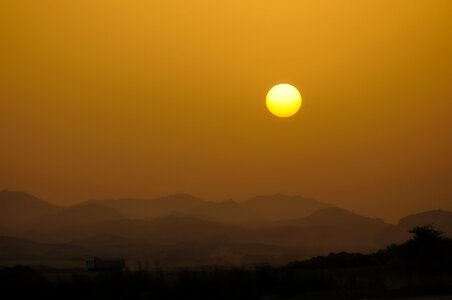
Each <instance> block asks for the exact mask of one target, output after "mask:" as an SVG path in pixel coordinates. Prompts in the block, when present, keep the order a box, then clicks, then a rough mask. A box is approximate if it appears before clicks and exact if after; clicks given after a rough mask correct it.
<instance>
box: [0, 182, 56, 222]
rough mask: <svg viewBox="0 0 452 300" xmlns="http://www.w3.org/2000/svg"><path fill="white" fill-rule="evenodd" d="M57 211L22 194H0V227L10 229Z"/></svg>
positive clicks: (39, 200)
mask: <svg viewBox="0 0 452 300" xmlns="http://www.w3.org/2000/svg"><path fill="white" fill-rule="evenodd" d="M58 210H60V207H58V206H55V205H53V204H50V203H48V202H46V201H44V200H41V199H38V198H36V197H34V196H32V195H29V194H27V193H24V192H10V191H6V190H5V191H1V192H0V227H4V228H12V227H15V226H17V225H20V224H23V223H25V222H28V221H30V220H32V219H35V218H38V217H42V216H44V215H47V214H51V213H55V212H57V211H58Z"/></svg>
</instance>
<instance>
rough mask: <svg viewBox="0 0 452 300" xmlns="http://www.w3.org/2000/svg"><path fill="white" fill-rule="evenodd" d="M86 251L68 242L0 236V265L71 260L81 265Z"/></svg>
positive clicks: (65, 262)
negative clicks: (39, 241) (51, 242)
mask: <svg viewBox="0 0 452 300" xmlns="http://www.w3.org/2000/svg"><path fill="white" fill-rule="evenodd" d="M84 257H86V251H85V250H84V249H83V248H80V247H77V246H73V245H68V244H44V243H36V242H32V241H28V240H24V239H18V238H13V237H7V236H0V265H3V266H5V265H15V264H30V265H45V264H48V265H54V266H58V265H64V266H67V265H68V264H70V263H71V262H72V264H73V265H74V266H79V267H81V266H83V260H84Z"/></svg>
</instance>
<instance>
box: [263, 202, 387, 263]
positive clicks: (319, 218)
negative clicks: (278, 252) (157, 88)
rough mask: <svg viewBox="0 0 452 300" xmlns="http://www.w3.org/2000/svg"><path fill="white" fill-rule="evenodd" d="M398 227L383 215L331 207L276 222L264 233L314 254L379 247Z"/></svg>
mask: <svg viewBox="0 0 452 300" xmlns="http://www.w3.org/2000/svg"><path fill="white" fill-rule="evenodd" d="M394 228H395V226H394V225H390V224H387V223H385V222H383V221H382V220H380V219H373V218H368V217H365V216H361V215H358V214H355V213H353V212H350V211H347V210H345V209H341V208H337V207H331V208H325V209H321V210H318V211H316V212H314V213H312V214H311V215H309V216H307V217H304V218H298V219H293V220H288V221H280V222H275V223H274V225H273V227H269V228H266V229H265V230H264V232H263V233H261V235H262V236H265V237H266V238H265V242H267V243H273V244H277V245H286V246H293V247H299V248H302V249H304V251H306V252H307V253H310V254H311V255H319V254H322V253H323V254H325V253H329V252H331V251H355V252H369V251H372V250H375V249H377V248H378V247H382V246H386V245H387V244H389V243H390V242H391V241H390V240H389V238H388V233H390V232H391V231H392V230H394Z"/></svg>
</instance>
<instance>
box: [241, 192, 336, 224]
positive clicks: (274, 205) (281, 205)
mask: <svg viewBox="0 0 452 300" xmlns="http://www.w3.org/2000/svg"><path fill="white" fill-rule="evenodd" d="M242 205H244V206H245V207H247V208H249V209H252V210H254V211H255V212H256V213H258V214H259V215H261V216H262V217H264V218H266V219H268V220H287V219H296V218H303V217H306V216H308V215H310V214H312V213H313V212H315V211H317V210H319V209H323V208H327V207H331V205H329V204H326V203H322V202H319V201H317V200H314V199H310V198H303V197H300V196H285V195H281V194H276V195H272V196H257V197H253V198H250V199H248V200H246V201H244V202H243V203H242Z"/></svg>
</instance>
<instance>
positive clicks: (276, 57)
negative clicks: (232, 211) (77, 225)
mask: <svg viewBox="0 0 452 300" xmlns="http://www.w3.org/2000/svg"><path fill="white" fill-rule="evenodd" d="M451 40H452V1H448V0H444V1H434V0H425V1H414V0H407V1H399V0H398V1H394V0H390V1H382V0H378V1H377V0H375V1H358V0H356V1H339V0H338V1H318V0H315V1H314V0H313V1H301V0H284V1H281V0H272V1H267V0H253V1H246V0H227V1H226V0H225V1H223V0H218V1H210V0H192V1H186V0H177V1H168V0H162V1H149V0H127V1H125V0H124V1H119V0H117V1H99V0H84V1H80V0H79V1H60V0H55V1H46V0H40V1H32V0H30V1H20V0H6V1H1V2H0V66H1V67H0V135H1V142H0V188H8V189H11V190H23V191H27V192H30V193H32V194H35V195H37V196H40V197H43V198H45V199H47V200H49V201H52V202H55V203H60V204H69V203H75V202H78V201H82V200H86V199H93V198H96V199H99V198H111V197H124V196H127V197H151V196H159V195H165V194H171V193H179V192H186V193H191V194H194V195H197V196H200V197H203V198H205V199H208V200H223V199H226V198H233V199H237V200H241V199H245V198H247V197H249V196H254V195H260V194H270V193H277V192H281V193H285V194H299V195H304V196H309V197H315V198H317V199H319V200H322V201H326V202H330V203H333V204H336V205H340V206H342V207H345V208H349V209H352V210H354V211H356V212H359V213H363V214H366V215H370V216H379V217H383V218H385V219H387V220H395V219H396V218H398V217H400V216H402V215H405V214H407V213H411V212H417V211H420V210H425V209H432V208H443V209H449V210H452V155H451V153H452V133H451V125H452V55H451V53H452V42H451ZM280 82H288V83H292V84H294V85H296V86H297V87H298V88H299V89H300V91H301V93H302V96H303V107H302V112H301V113H299V114H297V115H296V116H295V117H293V118H289V119H278V118H276V117H274V116H273V115H271V114H270V113H269V112H268V111H267V109H266V107H265V94H266V93H267V91H268V89H270V88H271V87H272V86H273V85H274V84H277V83H280Z"/></svg>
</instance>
